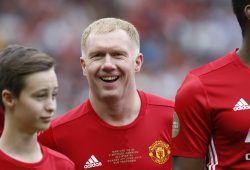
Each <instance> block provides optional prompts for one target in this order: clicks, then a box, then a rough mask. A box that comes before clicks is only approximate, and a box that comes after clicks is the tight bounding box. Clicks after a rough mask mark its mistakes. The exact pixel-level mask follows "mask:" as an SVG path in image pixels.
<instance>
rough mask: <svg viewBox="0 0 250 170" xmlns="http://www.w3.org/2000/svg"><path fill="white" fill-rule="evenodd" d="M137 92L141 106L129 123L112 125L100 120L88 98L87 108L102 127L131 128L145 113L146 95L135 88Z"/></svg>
mask: <svg viewBox="0 0 250 170" xmlns="http://www.w3.org/2000/svg"><path fill="white" fill-rule="evenodd" d="M137 92H138V94H139V97H140V100H141V107H140V111H139V114H138V116H137V118H135V120H133V121H132V122H131V123H130V124H127V125H123V126H113V125H110V124H109V123H107V122H105V121H104V120H102V119H101V118H100V117H99V116H98V115H97V113H96V112H95V111H94V109H93V107H92V105H91V103H90V100H89V99H88V101H87V107H88V108H89V111H90V113H93V114H94V117H95V119H96V120H97V121H98V122H99V123H100V124H101V125H102V126H104V127H106V128H109V129H115V130H124V129H128V128H131V127H133V126H135V125H136V124H137V123H138V122H139V120H140V119H141V118H142V117H143V115H144V114H145V112H146V106H147V99H146V95H145V94H144V93H143V92H142V91H139V90H137Z"/></svg>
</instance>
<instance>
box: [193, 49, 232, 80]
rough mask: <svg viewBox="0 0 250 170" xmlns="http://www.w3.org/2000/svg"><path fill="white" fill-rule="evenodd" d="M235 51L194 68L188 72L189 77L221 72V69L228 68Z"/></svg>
mask: <svg viewBox="0 0 250 170" xmlns="http://www.w3.org/2000/svg"><path fill="white" fill-rule="evenodd" d="M236 50H237V49H235V50H233V51H231V52H229V53H227V54H226V55H225V56H221V57H219V58H217V59H215V60H213V61H210V62H209V63H207V64H204V65H202V66H200V67H198V68H195V69H193V70H191V71H190V72H189V75H193V76H196V77H202V76H209V75H210V73H214V72H218V73H219V72H220V71H223V68H225V67H226V66H228V65H229V64H230V63H232V61H234V59H235V58H236Z"/></svg>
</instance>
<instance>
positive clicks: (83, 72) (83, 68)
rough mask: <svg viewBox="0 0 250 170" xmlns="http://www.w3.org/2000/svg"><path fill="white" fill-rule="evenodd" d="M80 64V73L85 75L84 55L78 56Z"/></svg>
mask: <svg viewBox="0 0 250 170" xmlns="http://www.w3.org/2000/svg"><path fill="white" fill-rule="evenodd" d="M80 64H81V67H82V74H83V75H84V76H86V63H85V59H84V57H83V56H82V57H80Z"/></svg>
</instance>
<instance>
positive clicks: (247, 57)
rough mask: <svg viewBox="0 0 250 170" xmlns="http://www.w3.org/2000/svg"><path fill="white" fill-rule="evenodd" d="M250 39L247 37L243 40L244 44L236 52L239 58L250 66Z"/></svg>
mask: <svg viewBox="0 0 250 170" xmlns="http://www.w3.org/2000/svg"><path fill="white" fill-rule="evenodd" d="M249 43H250V41H249V40H248V39H247V38H245V39H244V40H243V44H242V46H241V48H240V49H239V50H238V51H237V52H236V53H237V55H238V56H239V58H240V59H241V60H242V61H243V62H244V63H245V64H246V65H247V66H248V67H250V48H249V45H248V44H249Z"/></svg>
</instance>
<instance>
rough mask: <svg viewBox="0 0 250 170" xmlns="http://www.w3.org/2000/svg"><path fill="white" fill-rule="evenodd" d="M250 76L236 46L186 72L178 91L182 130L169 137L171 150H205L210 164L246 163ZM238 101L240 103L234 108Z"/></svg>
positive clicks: (249, 164)
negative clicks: (223, 55) (171, 143)
mask: <svg viewBox="0 0 250 170" xmlns="http://www.w3.org/2000/svg"><path fill="white" fill-rule="evenodd" d="M249 77H250V69H249V68H248V67H247V66H246V65H244V64H243V63H242V62H241V61H240V59H239V58H238V56H237V55H236V50H235V51H233V52H230V53H229V54H228V55H226V56H225V57H222V58H220V59H218V60H215V61H213V62H211V63H209V64H207V65H205V66H202V67H200V68H198V69H195V70H193V71H191V72H190V73H189V74H188V75H187V77H186V79H185V81H184V82H183V84H182V86H181V87H180V89H179V90H178V92H177V95H176V101H175V102H176V103H175V109H176V112H177V114H178V116H179V120H180V133H179V135H178V136H177V137H176V138H175V139H174V140H173V142H174V145H175V149H174V153H173V155H175V156H181V157H193V158H204V157H206V155H208V157H207V158H208V159H207V160H208V161H209V162H207V163H208V165H207V166H208V169H213V170H215V169H216V170H225V169H241V170H249V169H250V161H249V160H246V159H247V158H246V156H248V155H249V156H248V157H249V159H250V154H249V153H250V143H249V142H250V134H249V135H248V132H249V129H250V106H249V103H250V92H249V90H248V89H249V87H250V79H249ZM242 99H243V100H244V101H243V100H242ZM238 105H243V106H244V107H240V108H241V110H235V107H238ZM247 135H248V137H249V139H248V141H245V140H246V138H247Z"/></svg>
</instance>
